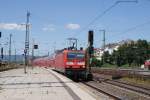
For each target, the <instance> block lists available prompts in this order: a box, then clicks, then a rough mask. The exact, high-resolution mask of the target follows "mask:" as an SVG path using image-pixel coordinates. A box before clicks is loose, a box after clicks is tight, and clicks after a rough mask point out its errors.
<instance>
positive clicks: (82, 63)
mask: <svg viewBox="0 0 150 100" xmlns="http://www.w3.org/2000/svg"><path fill="white" fill-rule="evenodd" d="M77 64H78V65H85V62H78V63H77Z"/></svg>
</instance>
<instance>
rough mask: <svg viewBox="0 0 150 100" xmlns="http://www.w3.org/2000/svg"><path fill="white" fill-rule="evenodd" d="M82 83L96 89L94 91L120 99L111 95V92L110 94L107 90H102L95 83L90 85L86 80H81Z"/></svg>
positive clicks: (115, 99) (116, 99)
mask: <svg viewBox="0 0 150 100" xmlns="http://www.w3.org/2000/svg"><path fill="white" fill-rule="evenodd" d="M82 83H83V84H84V85H86V86H88V87H90V88H92V89H94V90H96V91H98V92H100V93H102V94H104V95H107V96H109V97H110V98H112V99H114V100H121V98H119V97H118V96H116V95H113V94H111V93H108V92H106V91H104V90H102V89H100V88H98V87H96V85H91V84H88V83H86V82H82Z"/></svg>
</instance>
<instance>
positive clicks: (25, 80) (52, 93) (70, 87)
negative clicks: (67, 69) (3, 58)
mask: <svg viewBox="0 0 150 100" xmlns="http://www.w3.org/2000/svg"><path fill="white" fill-rule="evenodd" d="M0 100H95V98H94V97H93V96H91V95H90V94H89V93H87V92H86V91H84V90H83V89H82V88H80V87H79V86H78V85H76V83H75V82H73V81H72V80H70V79H68V78H66V77H65V76H63V75H61V74H58V73H57V72H55V71H53V70H52V69H46V68H40V67H35V68H33V69H32V68H28V69H27V73H26V74H24V69H23V68H19V69H13V70H9V71H4V72H0Z"/></svg>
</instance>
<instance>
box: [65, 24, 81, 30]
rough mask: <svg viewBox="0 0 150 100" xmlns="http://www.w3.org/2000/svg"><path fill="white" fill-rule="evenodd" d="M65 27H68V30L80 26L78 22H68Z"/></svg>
mask: <svg viewBox="0 0 150 100" xmlns="http://www.w3.org/2000/svg"><path fill="white" fill-rule="evenodd" d="M66 28H67V29H70V30H76V29H79V28H80V25H79V24H73V23H70V24H67V25H66Z"/></svg>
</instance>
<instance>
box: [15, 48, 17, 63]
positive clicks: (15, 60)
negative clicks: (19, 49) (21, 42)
mask: <svg viewBox="0 0 150 100" xmlns="http://www.w3.org/2000/svg"><path fill="white" fill-rule="evenodd" d="M15 63H17V57H16V49H15Z"/></svg>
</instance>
